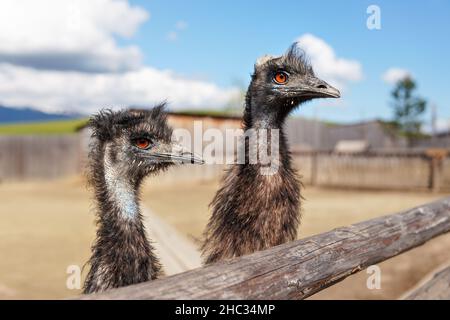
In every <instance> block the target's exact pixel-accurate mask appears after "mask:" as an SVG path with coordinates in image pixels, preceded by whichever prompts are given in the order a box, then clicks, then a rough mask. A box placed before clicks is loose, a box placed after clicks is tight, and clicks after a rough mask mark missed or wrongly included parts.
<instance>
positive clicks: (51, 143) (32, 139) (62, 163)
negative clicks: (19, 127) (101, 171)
mask: <svg viewBox="0 0 450 320" xmlns="http://www.w3.org/2000/svg"><path fill="white" fill-rule="evenodd" d="M84 157H85V152H84V150H83V148H82V145H81V140H80V138H79V136H78V135H61V136H31V135H30V136H0V181H4V180H28V179H52V178H57V177H61V176H65V175H71V174H77V173H80V172H81V170H82V168H83V159H84Z"/></svg>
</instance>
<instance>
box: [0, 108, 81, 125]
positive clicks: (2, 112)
mask: <svg viewBox="0 0 450 320" xmlns="http://www.w3.org/2000/svg"><path fill="white" fill-rule="evenodd" d="M75 118H80V115H79V114H60V113H46V112H42V111H39V110H36V109H32V108H10V107H5V106H0V124H4V123H17V122H36V121H52V120H69V119H75Z"/></svg>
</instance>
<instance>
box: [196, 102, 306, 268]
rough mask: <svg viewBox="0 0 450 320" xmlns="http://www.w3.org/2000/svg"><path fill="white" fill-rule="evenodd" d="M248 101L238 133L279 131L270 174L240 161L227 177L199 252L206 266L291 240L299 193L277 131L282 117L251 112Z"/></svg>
mask: <svg viewBox="0 0 450 320" xmlns="http://www.w3.org/2000/svg"><path fill="white" fill-rule="evenodd" d="M249 100H250V99H249V98H247V104H246V109H245V112H244V129H245V130H246V131H247V130H249V129H256V130H260V129H270V130H271V129H278V130H279V151H278V158H277V160H276V161H277V163H276V164H277V166H276V171H275V172H273V171H271V172H273V174H264V172H267V171H262V170H261V169H262V165H261V164H251V163H249V162H248V161H246V162H245V164H237V165H234V166H233V167H231V169H230V170H229V171H228V172H227V174H226V175H225V178H224V179H223V184H222V186H221V188H220V189H219V191H218V192H217V193H216V196H215V197H214V199H213V201H212V202H211V206H212V215H211V218H210V220H209V223H208V226H207V229H206V232H205V241H204V242H203V247H202V251H203V256H204V259H205V260H204V261H205V263H207V264H208V263H213V262H217V261H221V260H227V259H231V258H234V257H238V256H241V255H244V254H249V253H252V252H255V251H259V250H263V249H267V248H270V247H272V246H276V245H279V244H282V243H285V242H287V241H292V240H294V239H295V238H296V236H297V227H298V224H299V198H300V190H299V188H300V187H299V181H298V179H297V175H296V173H295V171H294V170H293V169H292V167H291V160H290V154H289V151H288V148H287V142H286V139H285V137H284V134H283V130H282V129H283V124H284V120H285V118H286V117H285V115H283V114H282V113H281V114H278V115H275V114H271V113H270V110H268V108H265V107H264V106H258V107H261V108H257V107H256V106H253V105H251V104H249ZM255 110H257V111H256V116H255V113H254V111H255ZM261 110H264V111H265V112H266V115H267V117H264V113H261ZM272 110H273V109H272ZM268 143H272V142H267V144H268ZM249 148H254V147H251V146H250V145H249V143H245V153H246V155H247V154H248V150H249ZM258 148H259V147H258Z"/></svg>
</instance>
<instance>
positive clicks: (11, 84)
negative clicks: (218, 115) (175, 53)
mask: <svg viewBox="0 0 450 320" xmlns="http://www.w3.org/2000/svg"><path fill="white" fill-rule="evenodd" d="M235 94H236V89H222V88H219V87H218V86H216V85H215V84H212V83H209V82H206V81H200V80H192V79H186V78H183V77H179V76H177V75H176V74H174V73H173V72H171V71H162V70H158V69H155V68H151V67H143V68H140V69H139V70H134V71H128V72H125V73H96V74H94V73H85V72H75V71H70V72H68V71H64V72H63V71H53V70H36V69H32V68H27V67H21V66H15V65H11V64H0V104H4V105H8V106H34V107H37V108H39V109H40V110H45V111H72V112H74V111H76V112H84V113H91V112H94V111H96V110H98V109H99V108H102V107H110V108H114V107H124V106H130V105H138V106H151V105H152V104H154V103H156V102H160V101H164V100H167V101H168V102H169V103H170V107H171V108H173V109H180V108H195V107H210V108H213V107H221V106H223V105H225V104H226V103H227V102H228V101H229V99H230V98H231V97H232V96H234V95H235Z"/></svg>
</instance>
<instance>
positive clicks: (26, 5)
mask: <svg viewBox="0 0 450 320" xmlns="http://www.w3.org/2000/svg"><path fill="white" fill-rule="evenodd" d="M371 5H376V6H377V8H378V9H379V13H380V15H379V17H380V19H379V27H380V28H379V29H369V28H368V27H367V20H368V19H371V17H373V11H371V10H369V13H368V12H367V11H368V7H369V6H371ZM449 31H450V2H449V1H446V0H430V1H426V2H425V1H376V0H375V1H374V0H372V1H356V0H353V1H351V0H350V1H345V2H344V3H343V2H337V1H299V0H296V1H295V0H293V1H289V0H285V1H283V2H275V1H261V0H259V1H256V0H247V1H206V0H195V1H194V0H192V1H186V0H184V1H182V0H174V1H162V0H149V1H142V0H130V1H115V0H78V1H76V0H67V1H61V0H41V1H25V0H18V1H14V0H2V1H1V2H0V104H3V105H8V106H13V107H20V106H33V107H36V108H39V109H41V110H44V111H71V112H74V111H75V112H82V113H91V112H95V111H96V110H98V109H99V108H102V107H112V106H115V107H121V106H127V105H130V104H132V105H152V104H153V103H155V102H158V101H161V100H167V101H168V102H169V103H170V106H171V108H172V109H173V110H180V109H186V108H189V109H192V108H216V109H217V108H222V107H223V106H226V105H227V104H229V103H230V101H235V100H233V98H234V97H236V96H237V95H238V94H239V91H240V90H242V89H245V88H246V86H247V85H248V83H249V81H250V74H251V73H252V70H253V64H254V63H255V61H256V59H257V58H258V57H259V56H261V55H264V54H273V55H279V54H282V53H283V52H284V51H285V50H286V49H287V48H288V47H289V46H290V45H291V44H292V43H293V42H296V41H298V45H299V46H300V47H301V48H302V49H303V50H304V51H305V52H306V53H307V55H308V56H309V58H310V60H311V63H312V65H313V67H314V69H315V71H316V74H317V75H318V76H320V77H322V78H323V79H324V80H326V81H328V82H330V83H331V84H333V85H335V86H337V87H338V88H339V89H340V90H341V92H342V98H341V99H339V100H325V99H323V100H317V101H313V102H311V103H308V104H306V105H305V106H302V107H301V108H300V109H299V110H298V111H296V114H297V115H302V116H306V117H319V118H321V119H326V120H329V121H336V122H356V121H361V120H368V119H374V118H382V119H389V118H390V117H391V115H392V110H391V108H390V106H389V101H390V96H389V93H390V91H391V90H392V88H393V85H394V83H395V81H397V80H398V79H400V78H401V77H403V76H405V75H410V76H411V77H413V78H414V79H415V80H416V81H417V83H418V93H419V94H420V95H421V96H423V97H424V98H426V99H427V100H428V101H430V104H433V105H435V106H436V108H437V113H438V119H439V120H438V125H439V128H445V127H447V126H450V90H449V84H450V81H449V80H448V77H449V75H450V41H449V40H450V39H449ZM429 118H431V115H430V111H428V112H427V114H426V115H425V119H427V120H428V119H429Z"/></svg>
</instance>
